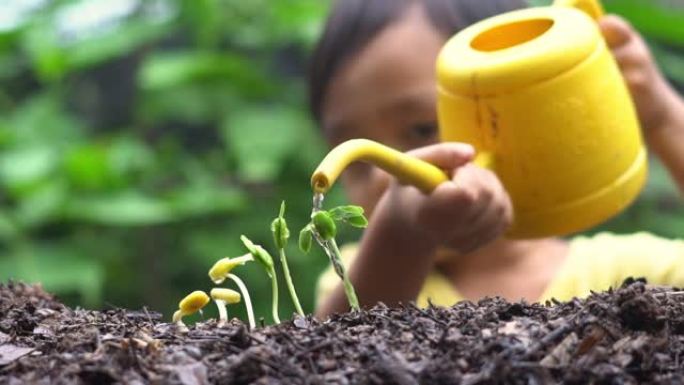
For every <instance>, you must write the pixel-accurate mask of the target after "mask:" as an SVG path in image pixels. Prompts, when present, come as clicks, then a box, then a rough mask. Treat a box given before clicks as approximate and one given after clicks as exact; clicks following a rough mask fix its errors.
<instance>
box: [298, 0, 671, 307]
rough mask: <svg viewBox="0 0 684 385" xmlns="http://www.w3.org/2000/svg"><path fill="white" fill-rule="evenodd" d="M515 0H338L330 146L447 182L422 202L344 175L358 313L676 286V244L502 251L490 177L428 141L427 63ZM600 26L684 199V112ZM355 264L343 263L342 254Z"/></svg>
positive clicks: (322, 45)
mask: <svg viewBox="0 0 684 385" xmlns="http://www.w3.org/2000/svg"><path fill="white" fill-rule="evenodd" d="M525 5H526V4H525V2H524V1H522V0H484V1H483V0H420V1H419V0H373V1H366V0H339V1H338V2H337V3H336V6H335V7H334V9H333V11H332V13H331V15H330V18H329V19H328V22H327V26H326V29H325V32H324V34H323V37H322V38H321V40H320V42H319V44H318V47H317V49H316V52H315V54H314V56H313V61H312V72H311V79H310V95H311V110H312V112H313V115H314V117H315V118H316V120H317V121H318V123H319V124H320V126H321V128H322V130H323V133H324V136H325V138H326V139H327V141H328V143H329V144H330V145H331V146H334V145H337V144H339V143H341V142H343V141H345V140H348V139H352V138H359V137H363V138H369V139H373V140H376V141H378V142H381V143H384V144H387V145H389V146H391V147H394V148H397V149H400V150H402V151H408V152H409V153H411V154H412V155H415V156H417V157H419V158H421V159H424V160H426V161H429V162H431V163H433V164H435V165H437V166H439V167H441V168H444V169H447V170H450V171H451V172H452V182H446V183H443V184H442V185H440V186H439V187H438V188H437V189H436V190H435V191H434V192H432V193H431V194H429V195H425V194H422V193H420V192H419V191H418V190H417V189H416V188H414V187H411V186H403V185H400V184H399V183H397V182H396V181H394V180H393V179H392V178H391V177H390V176H388V175H387V174H385V173H383V172H382V171H380V170H378V169H376V168H374V167H372V166H369V165H366V164H354V165H353V166H351V167H350V168H349V169H348V170H347V171H346V172H345V173H344V174H343V176H342V179H341V181H342V183H343V185H344V187H345V189H346V191H347V193H348V196H349V197H350V199H351V201H352V202H353V203H355V204H359V205H361V206H363V207H364V208H365V209H366V211H367V213H368V215H369V216H370V226H369V227H368V229H367V230H366V232H365V233H364V235H363V238H362V240H361V242H360V244H359V246H358V248H357V249H356V250H349V249H347V250H346V252H344V254H345V255H346V256H347V259H348V261H347V262H350V270H349V274H350V277H351V280H352V282H353V283H354V286H355V288H356V290H357V294H358V297H359V299H360V301H361V303H362V305H365V306H372V305H373V304H375V303H377V302H379V301H382V302H384V303H387V304H396V303H398V302H408V301H414V300H416V301H417V302H418V304H419V305H423V306H424V305H425V304H426V303H427V301H428V299H429V300H430V301H432V303H434V304H438V305H446V306H449V305H451V304H453V303H454V302H456V301H458V300H461V299H470V300H477V299H479V298H481V297H484V296H494V295H497V296H502V297H504V298H506V299H508V300H511V301H515V300H520V299H525V300H527V301H544V300H547V299H550V298H557V299H559V300H566V299H569V298H572V297H574V296H585V295H588V294H589V291H590V290H595V291H596V290H605V289H607V288H608V287H611V286H615V285H617V284H619V283H620V282H621V281H622V280H623V279H625V278H627V277H630V276H635V277H646V278H647V279H648V280H649V282H650V283H653V284H669V285H679V286H681V285H684V242H683V241H673V240H666V239H661V238H658V237H655V236H653V235H650V234H647V233H639V234H634V235H613V234H600V235H597V236H594V237H591V238H585V237H581V238H575V239H571V240H570V241H566V240H563V239H560V238H546V239H534V240H508V239H506V238H504V237H503V236H502V235H503V233H504V231H505V230H506V228H507V226H508V225H509V224H510V223H511V220H512V218H513V216H514V213H513V212H512V207H511V202H510V199H509V197H508V195H507V193H506V191H505V189H504V188H503V186H502V185H501V183H500V181H499V180H498V179H497V177H496V176H495V175H494V174H493V173H492V172H490V171H488V170H485V169H482V168H479V167H477V166H475V165H473V164H472V163H471V162H470V161H471V160H472V159H473V155H474V154H473V149H472V147H470V146H469V145H467V144H463V143H441V144H437V143H438V128H437V126H436V120H437V117H436V93H435V59H436V57H437V54H438V52H439V50H440V48H441V47H442V45H443V44H444V43H445V42H446V40H447V39H448V38H449V37H450V36H452V35H453V34H454V33H456V32H457V31H458V30H460V29H462V28H465V27H466V26H468V25H470V24H472V23H474V22H476V21H478V20H481V19H483V18H486V17H489V16H493V15H495V14H499V13H502V12H506V11H511V10H514V9H517V8H522V7H524V6H525ZM600 28H601V30H602V32H603V34H604V36H605V38H606V40H607V42H608V45H609V47H610V48H611V50H612V52H613V54H614V56H615V58H616V59H617V62H618V63H619V65H620V69H621V71H622V73H623V75H624V77H625V79H626V82H627V83H628V86H629V88H630V90H631V93H632V96H633V98H634V102H635V104H636V108H637V112H638V115H639V119H640V121H641V124H642V129H643V135H644V138H645V139H646V143H647V145H648V148H649V150H650V151H652V152H653V153H654V154H655V155H657V156H658V157H659V158H660V159H661V160H662V161H663V163H664V164H665V165H666V167H667V169H668V170H669V172H670V174H671V175H672V177H673V179H674V180H675V181H676V182H677V184H678V186H679V188H680V190H682V191H684V102H683V101H682V100H681V99H680V97H679V96H678V95H677V94H676V92H675V91H674V90H673V89H672V88H671V87H670V86H669V85H668V84H667V82H666V80H665V79H664V78H663V76H662V75H661V74H660V72H659V71H658V69H657V68H656V67H655V65H654V63H653V60H652V58H651V56H650V53H649V51H648V49H647V47H646V45H645V43H644V42H643V40H642V38H641V37H640V36H639V35H638V34H637V33H636V32H635V31H634V30H633V29H632V27H631V26H630V25H629V24H628V23H627V22H625V21H624V20H622V19H620V18H618V17H615V16H607V17H605V18H603V19H602V20H601V21H600ZM349 255H351V258H350V257H349ZM318 291H319V293H318V294H319V301H318V308H317V314H318V315H319V316H326V315H329V314H331V313H333V312H340V311H345V310H346V309H347V308H348V305H347V302H346V299H345V296H344V292H343V290H342V288H341V285H340V284H339V280H337V279H336V277H335V276H334V274H333V272H332V271H328V272H326V273H325V274H324V275H323V276H322V277H321V280H320V282H319V290H318Z"/></svg>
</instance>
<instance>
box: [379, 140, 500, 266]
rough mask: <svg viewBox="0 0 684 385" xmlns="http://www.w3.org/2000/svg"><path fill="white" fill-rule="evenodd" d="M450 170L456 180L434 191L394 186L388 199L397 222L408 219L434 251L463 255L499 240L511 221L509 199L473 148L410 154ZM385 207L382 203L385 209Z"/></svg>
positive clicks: (444, 146) (445, 146)
mask: <svg viewBox="0 0 684 385" xmlns="http://www.w3.org/2000/svg"><path fill="white" fill-rule="evenodd" d="M408 154H410V155H413V156H415V157H417V158H420V159H422V160H425V161H427V162H430V163H432V164H434V165H436V166H437V167H440V168H442V169H444V170H446V171H447V172H448V173H449V174H450V175H452V178H451V180H450V181H448V182H445V183H442V184H441V185H439V186H438V187H437V188H436V189H435V190H434V191H433V192H432V193H430V194H427V195H426V194H424V193H422V192H420V191H419V190H418V189H416V188H415V187H411V186H403V185H400V184H399V183H397V182H393V183H392V185H391V186H390V188H389V190H388V191H387V194H388V196H387V197H386V198H387V199H384V201H385V202H384V203H385V205H384V206H385V207H382V209H386V210H393V211H392V212H393V213H394V215H393V216H394V217H395V218H396V220H400V221H405V223H406V224H407V225H409V226H408V228H410V229H412V231H415V232H416V234H415V235H417V236H421V237H422V238H423V239H425V240H427V241H429V242H430V245H431V246H433V247H440V246H446V247H448V248H450V249H452V250H456V251H458V252H460V253H467V252H470V251H473V250H475V249H477V248H479V247H481V246H484V245H486V244H487V243H489V242H491V241H493V240H495V239H497V238H498V237H500V236H501V235H502V234H503V233H504V231H505V230H506V229H507V228H508V226H509V225H510V223H511V221H512V218H513V208H512V205H511V200H510V198H509V196H508V194H507V193H506V191H505V190H504V188H503V186H502V184H501V182H500V181H499V179H498V178H497V177H496V175H495V174H494V173H493V172H491V171H489V170H486V169H483V168H480V167H478V166H475V165H474V164H472V163H471V162H470V161H471V160H472V158H473V156H474V150H473V148H472V146H470V145H468V144H463V143H440V144H435V145H431V146H427V147H423V148H419V149H416V150H413V151H410V152H408ZM381 206H382V205H381Z"/></svg>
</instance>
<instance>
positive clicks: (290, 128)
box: [222, 107, 310, 182]
mask: <svg viewBox="0 0 684 385" xmlns="http://www.w3.org/2000/svg"><path fill="white" fill-rule="evenodd" d="M309 124H310V123H309V122H308V120H307V119H306V118H305V117H304V116H303V115H302V113H301V111H298V110H295V109H288V108H282V107H271V108H268V107H263V108H252V109H243V110H241V111H237V112H236V113H234V114H232V115H229V117H228V119H226V120H225V122H224V125H223V127H222V130H223V138H224V141H225V144H226V147H227V149H228V152H229V154H231V155H232V156H234V157H235V158H236V160H237V164H238V172H239V174H240V176H241V177H242V178H243V179H245V180H249V181H254V182H265V181H271V180H273V179H275V177H276V176H277V175H278V174H279V173H280V171H281V169H282V168H283V166H284V164H285V162H286V159H287V158H288V157H290V156H292V155H293V154H295V153H296V152H300V151H302V150H303V149H302V148H301V147H300V141H301V139H300V138H301V136H302V135H305V134H306V131H304V130H306V128H307V127H308V125H309Z"/></svg>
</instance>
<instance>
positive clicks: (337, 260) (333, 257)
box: [325, 238, 360, 310]
mask: <svg viewBox="0 0 684 385" xmlns="http://www.w3.org/2000/svg"><path fill="white" fill-rule="evenodd" d="M325 243H326V244H327V246H328V247H327V250H326V251H328V256H329V257H330V262H331V263H332V265H333V268H334V269H335V273H337V275H338V276H339V277H340V279H342V282H343V283H344V292H345V294H346V295H347V301H349V306H350V307H351V309H352V310H360V307H359V299H358V298H357V297H356V291H355V290H354V286H353V285H352V283H351V281H350V280H349V275H348V274H347V270H346V269H345V268H344V265H343V264H342V257H341V253H340V249H339V248H338V247H337V242H335V238H332V239H330V240H328V241H325Z"/></svg>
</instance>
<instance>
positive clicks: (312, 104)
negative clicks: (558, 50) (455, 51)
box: [309, 0, 527, 123]
mask: <svg viewBox="0 0 684 385" xmlns="http://www.w3.org/2000/svg"><path fill="white" fill-rule="evenodd" d="M416 2H419V3H420V4H421V5H422V6H423V7H424V9H425V10H426V12H427V14H428V16H429V19H430V23H431V24H432V25H433V26H434V27H435V28H436V29H437V30H438V31H440V32H441V33H443V34H444V35H445V36H451V35H453V34H455V33H456V32H458V31H459V30H461V29H463V28H465V27H467V26H469V25H471V24H473V23H475V22H477V21H480V20H482V19H485V18H487V17H490V16H493V15H496V14H499V13H504V12H508V11H512V10H515V9H520V8H524V7H526V6H527V2H526V1H525V0H337V1H336V2H335V5H334V6H333V9H332V12H331V13H330V15H329V16H328V20H327V22H326V26H325V31H324V32H323V36H322V37H321V39H320V40H319V42H318V45H317V46H316V49H315V50H314V53H313V56H312V59H311V67H310V72H309V108H310V110H311V113H312V114H313V116H314V118H315V119H316V120H317V121H318V122H319V123H320V119H321V109H322V106H323V102H324V98H325V93H326V91H327V88H328V86H329V83H330V81H331V79H332V78H333V76H334V75H335V74H336V72H337V71H338V70H339V69H340V68H341V67H342V66H343V65H344V64H345V61H346V60H347V59H349V58H350V57H351V56H352V55H354V54H355V53H357V52H359V51H360V50H361V49H362V48H363V47H364V46H365V45H366V44H368V43H369V42H370V41H371V40H372V39H373V37H375V35H377V34H378V33H379V32H380V31H381V30H382V29H383V28H385V27H386V26H387V25H389V24H390V23H391V22H392V21H395V20H396V19H398V18H399V17H400V16H401V15H402V13H403V12H404V11H405V10H406V9H407V8H408V6H409V5H411V4H413V3H416Z"/></svg>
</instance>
